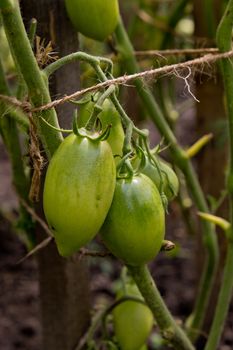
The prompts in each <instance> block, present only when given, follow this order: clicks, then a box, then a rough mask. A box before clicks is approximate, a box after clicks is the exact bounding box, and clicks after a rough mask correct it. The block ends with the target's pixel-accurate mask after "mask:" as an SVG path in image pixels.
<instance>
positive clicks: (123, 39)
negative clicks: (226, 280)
mask: <svg viewBox="0 0 233 350" xmlns="http://www.w3.org/2000/svg"><path fill="white" fill-rule="evenodd" d="M115 37H116V43H117V47H118V51H119V53H120V55H121V60H122V65H123V66H124V68H125V70H126V71H127V73H129V74H133V73H135V72H138V71H139V67H138V64H137V61H136V59H135V57H134V50H133V47H132V45H131V42H130V41H129V38H128V36H127V33H126V31H125V28H124V25H123V23H122V21H119V24H118V26H117V28H116V31H115ZM135 86H136V89H137V91H138V94H139V96H140V97H141V100H142V101H143V103H144V105H145V108H146V109H147V111H148V113H149V115H150V117H151V118H152V120H153V121H154V123H155V125H156V126H157V128H158V130H159V132H160V133H161V135H162V136H163V137H164V138H165V140H166V142H167V144H168V145H169V147H170V150H171V155H172V157H173V159H174V162H175V164H176V165H177V166H178V167H179V168H180V169H181V170H182V172H183V173H184V176H185V179H186V182H187V184H188V185H189V188H190V192H191V194H192V197H193V200H194V202H195V204H196V206H197V208H198V210H200V211H204V212H208V211H209V209H208V206H207V203H206V201H205V197H204V194H203V192H202V190H201V187H200V184H199V182H198V179H197V176H196V174H195V171H194V169H193V166H192V164H191V162H190V160H189V159H188V157H187V155H186V154H185V152H184V150H183V149H182V148H181V147H180V146H179V144H178V142H177V140H176V138H175V136H174V134H173V132H172V131H171V129H170V128H169V125H168V123H167V122H166V120H165V118H164V117H163V115H162V113H161V110H160V108H159V106H158V104H157V103H156V101H155V99H154V97H153V95H152V93H151V91H150V90H149V88H148V87H147V86H146V85H145V83H144V82H143V81H142V80H140V79H137V80H135ZM202 228H203V233H204V234H203V244H204V246H205V247H206V251H207V258H206V261H205V268H204V270H203V274H202V278H201V281H200V285H199V292H198V295H197V299H196V305H195V307H194V310H193V315H192V322H191V325H190V326H191V327H192V328H195V329H199V328H200V327H201V325H202V322H203V320H204V317H205V311H206V308H207V305H208V300H209V296H210V293H211V288H212V285H213V281H214V275H215V272H216V267H217V263H218V244H217V239H216V234H215V229H214V227H213V226H212V225H211V224H210V223H208V222H204V221H202Z"/></svg>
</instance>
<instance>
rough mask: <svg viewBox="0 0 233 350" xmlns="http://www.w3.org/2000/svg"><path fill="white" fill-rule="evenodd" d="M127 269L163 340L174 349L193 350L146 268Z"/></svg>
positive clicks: (132, 267)
mask: <svg viewBox="0 0 233 350" xmlns="http://www.w3.org/2000/svg"><path fill="white" fill-rule="evenodd" d="M127 267H128V270H129V272H130V273H131V275H132V277H133V279H134V281H135V283H136V284H137V286H138V289H139V291H140V292H141V294H142V296H143V297H144V299H145V302H146V303H147V305H148V306H149V308H150V309H151V311H152V313H153V315H154V317H155V320H156V322H157V324H158V326H159V328H160V331H161V333H162V336H163V337H164V339H166V340H167V341H169V343H170V344H172V345H173V347H174V348H175V349H180V350H194V346H193V345H192V343H191V341H190V340H189V339H188V337H187V335H186V334H185V333H184V331H183V330H182V329H181V328H180V327H179V326H178V324H177V323H176V322H175V320H174V318H173V317H172V315H171V314H170V311H169V310H168V309H167V306H166V304H165V303H164V301H163V299H162V297H161V295H160V293H159V291H158V289H157V287H156V284H155V283H154V281H153V279H152V277H151V274H150V271H149V270H148V268H147V266H146V265H142V266H127Z"/></svg>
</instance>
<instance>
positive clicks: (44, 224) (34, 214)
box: [19, 198, 53, 238]
mask: <svg viewBox="0 0 233 350" xmlns="http://www.w3.org/2000/svg"><path fill="white" fill-rule="evenodd" d="M19 200H20V202H21V204H22V206H23V207H24V208H25V209H26V210H27V212H28V213H29V214H30V215H31V216H32V218H33V219H34V220H35V221H37V222H38V223H39V224H40V226H41V227H42V228H43V230H44V231H45V233H46V234H47V235H48V236H49V237H52V238H53V234H52V232H51V231H50V229H49V227H48V225H47V224H46V222H45V221H44V220H43V219H41V218H40V217H39V216H38V215H37V214H36V212H35V210H33V208H32V207H30V206H29V205H28V204H27V202H26V201H25V200H24V199H22V198H19Z"/></svg>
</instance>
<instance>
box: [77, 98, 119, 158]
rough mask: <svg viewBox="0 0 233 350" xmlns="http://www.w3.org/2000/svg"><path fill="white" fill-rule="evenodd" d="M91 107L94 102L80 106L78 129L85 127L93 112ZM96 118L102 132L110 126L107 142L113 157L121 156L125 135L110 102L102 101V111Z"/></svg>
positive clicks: (117, 114)
mask: <svg viewBox="0 0 233 350" xmlns="http://www.w3.org/2000/svg"><path fill="white" fill-rule="evenodd" d="M93 107H94V102H88V103H85V104H83V105H81V106H80V109H79V114H78V125H79V127H84V126H85V125H86V123H87V121H88V119H89V117H90V115H91V112H92V111H93ZM98 118H99V120H100V122H101V124H102V128H103V130H104V129H106V128H107V126H108V125H111V126H112V127H111V131H110V135H109V137H108V138H107V142H108V143H109V145H110V147H111V149H112V153H113V155H114V156H115V155H118V156H121V155H122V148H123V144H124V138H125V135H124V130H123V127H122V124H121V119H120V116H119V113H118V112H117V111H116V109H115V107H114V106H113V104H112V102H111V101H109V100H105V101H104V103H103V110H102V111H101V112H100V114H99V115H98ZM119 159H120V158H119V157H116V160H119Z"/></svg>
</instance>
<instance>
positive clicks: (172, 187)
mask: <svg viewBox="0 0 233 350" xmlns="http://www.w3.org/2000/svg"><path fill="white" fill-rule="evenodd" d="M159 166H160V170H161V175H162V178H163V181H164V188H163V189H164V193H165V195H166V196H167V199H168V200H169V201H170V200H172V199H173V198H174V197H176V196H177V193H178V191H179V181H178V178H177V176H176V174H175V172H174V171H173V169H172V168H171V166H170V165H169V164H168V163H167V162H165V161H164V160H162V159H161V158H159ZM141 172H142V173H143V174H145V175H146V176H148V177H149V178H150V179H151V180H152V181H153V182H154V184H155V185H156V186H157V188H159V186H160V176H159V173H158V170H157V169H156V168H155V167H154V166H153V165H152V164H151V163H150V162H149V160H148V158H147V159H146V164H145V166H144V168H143V169H142V170H141Z"/></svg>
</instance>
